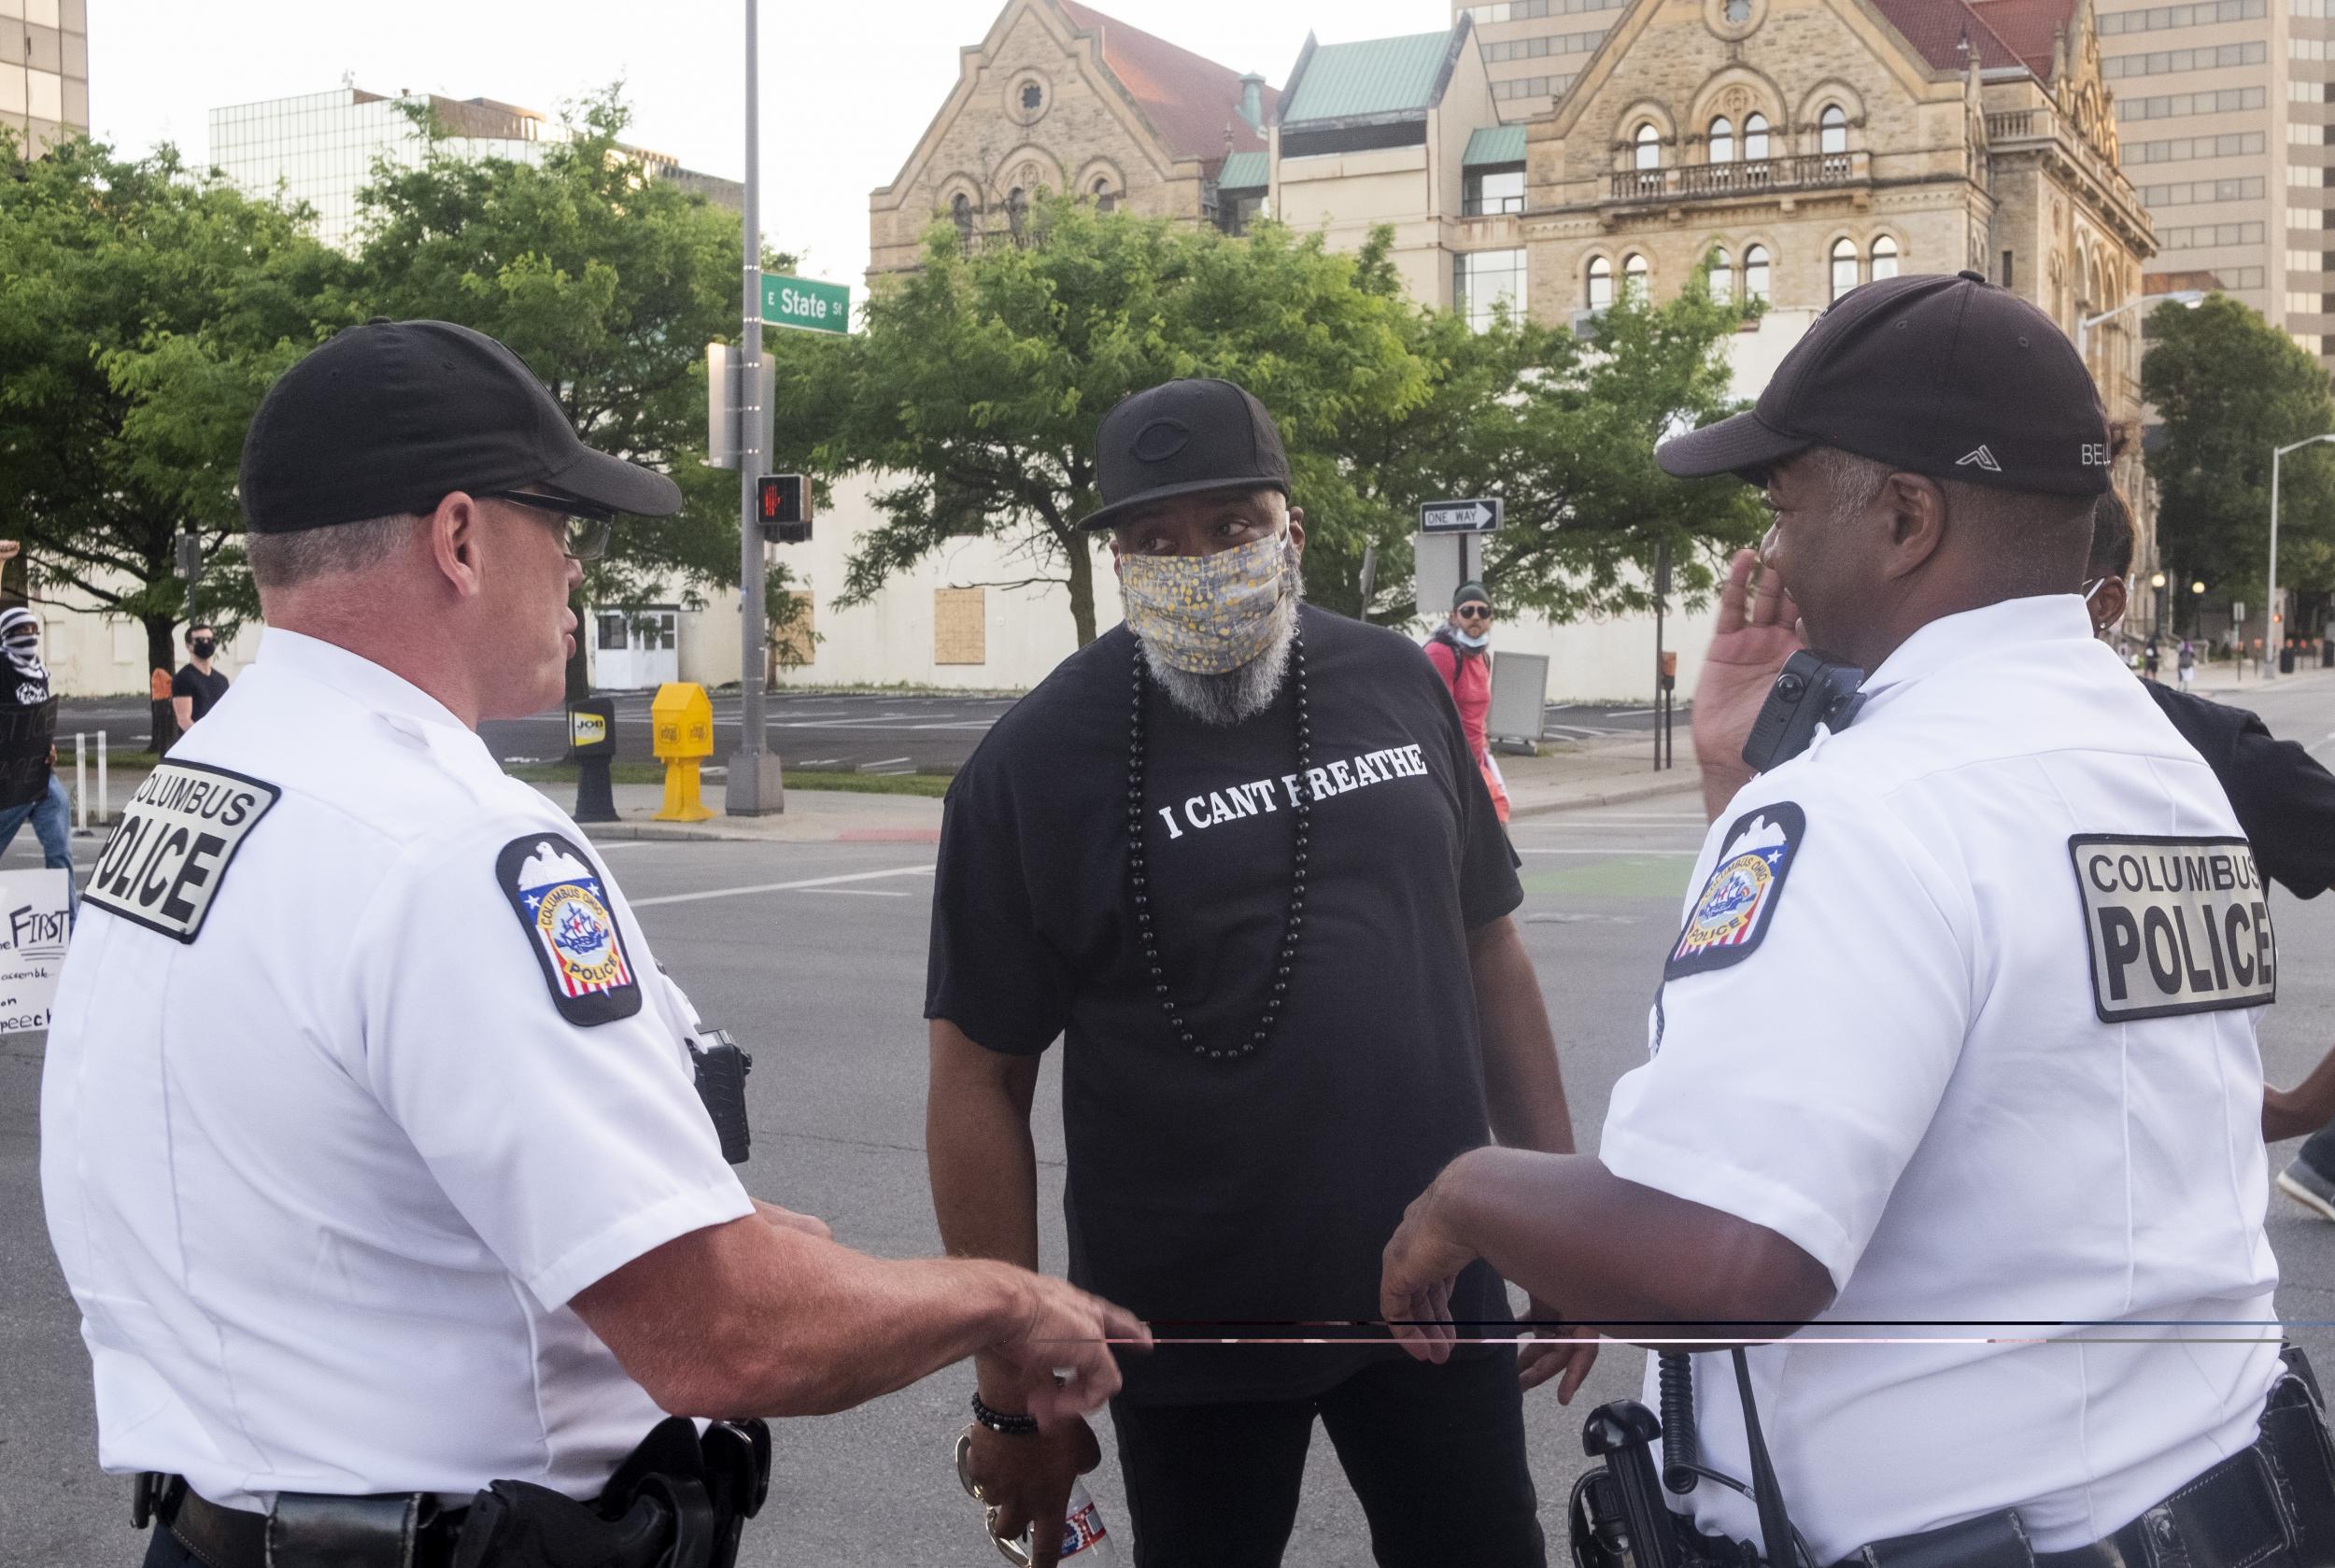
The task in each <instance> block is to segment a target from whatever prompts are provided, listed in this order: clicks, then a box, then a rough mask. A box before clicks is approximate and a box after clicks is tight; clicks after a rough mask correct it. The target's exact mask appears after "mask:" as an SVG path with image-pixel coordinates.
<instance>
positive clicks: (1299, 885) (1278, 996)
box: [1127, 636, 1313, 1062]
mask: <svg viewBox="0 0 2335 1568" xmlns="http://www.w3.org/2000/svg"><path fill="white" fill-rule="evenodd" d="M1289 674H1290V680H1291V682H1292V683H1293V685H1294V686H1295V691H1296V697H1297V779H1298V784H1299V787H1298V789H1297V799H1296V804H1295V812H1296V813H1297V837H1296V846H1295V856H1294V857H1293V859H1292V861H1291V866H1290V873H1289V916H1288V919H1287V921H1286V923H1285V924H1284V925H1282V927H1281V951H1280V952H1279V953H1278V954H1276V955H1275V956H1274V959H1273V979H1272V990H1271V993H1270V994H1269V995H1267V997H1266V998H1265V1011H1264V1013H1263V1015H1262V1016H1260V1017H1259V1018H1258V1019H1257V1023H1256V1027H1255V1028H1253V1029H1252V1030H1251V1031H1250V1032H1249V1037H1248V1038H1246V1039H1244V1040H1242V1041H1240V1042H1239V1043H1238V1044H1237V1045H1231V1046H1226V1047H1224V1049H1222V1050H1218V1049H1215V1048H1212V1047H1210V1046H1206V1045H1203V1044H1201V1043H1200V1041H1199V1039H1198V1038H1197V1037H1196V1036H1195V1035H1194V1034H1193V1032H1192V1025H1191V1024H1188V1023H1186V1022H1185V1020H1184V1016H1183V1010H1182V1008H1180V1007H1178V1006H1177V1005H1176V1001H1175V998H1174V997H1173V996H1170V995H1169V994H1168V976H1167V973H1166V971H1165V970H1163V969H1162V968H1160V967H1159V933H1158V931H1157V930H1156V929H1155V928H1154V926H1153V922H1152V896H1151V883H1150V875H1149V873H1148V872H1147V871H1146V870H1145V869H1144V865H1145V862H1144V855H1143V831H1144V829H1143V814H1144V813H1143V796H1144V789H1143V782H1144V769H1143V687H1144V677H1143V650H1142V649H1141V648H1138V649H1136V650H1135V704H1134V716H1133V718H1132V720H1131V722H1130V723H1129V726H1128V729H1127V881H1128V884H1129V886H1130V888H1131V890H1132V892H1133V895H1134V898H1135V933H1136V935H1137V936H1138V937H1139V938H1140V939H1141V940H1142V943H1143V962H1144V964H1145V965H1146V966H1147V967H1149V968H1150V970H1151V975H1152V995H1153V996H1156V997H1158V998H1159V1010H1160V1011H1161V1012H1162V1013H1163V1014H1165V1015H1166V1017H1167V1019H1168V1028H1169V1029H1170V1030H1171V1031H1173V1032H1174V1034H1175V1037H1176V1038H1177V1039H1178V1040H1179V1041H1180V1042H1182V1044H1184V1045H1188V1046H1190V1047H1191V1048H1192V1053H1193V1054H1194V1055H1196V1056H1205V1057H1207V1058H1208V1059H1209V1060H1210V1061H1211V1062H1214V1061H1221V1060H1223V1059H1224V1058H1225V1057H1227V1056H1229V1057H1233V1058H1235V1059H1238V1058H1239V1057H1242V1056H1246V1055H1249V1054H1250V1053H1251V1052H1254V1051H1255V1050H1256V1048H1257V1047H1258V1046H1260V1045H1263V1044H1264V1043H1265V1042H1266V1040H1267V1038H1269V1037H1270V1036H1271V1034H1272V1032H1273V1025H1275V1024H1278V1023H1280V1022H1281V1003H1282V1002H1283V1001H1285V1000H1286V999H1287V998H1288V995H1289V979H1290V974H1291V972H1292V970H1293V969H1294V968H1295V964H1296V958H1297V934H1298V932H1299V931H1300V930H1301V929H1302V928H1303V927H1304V925H1305V923H1306V841H1307V838H1308V836H1309V829H1310V828H1311V826H1312V822H1313V804H1312V802H1311V800H1310V799H1309V798H1308V797H1307V791H1306V788H1305V780H1306V773H1307V770H1309V769H1310V768H1311V767H1312V765H1313V726H1312V723H1311V720H1310V716H1309V714H1308V713H1307V711H1306V643H1305V639H1304V637H1302V636H1293V637H1292V638H1291V639H1290V644H1289Z"/></svg>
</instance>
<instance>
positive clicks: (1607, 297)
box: [1589, 256, 1613, 310]
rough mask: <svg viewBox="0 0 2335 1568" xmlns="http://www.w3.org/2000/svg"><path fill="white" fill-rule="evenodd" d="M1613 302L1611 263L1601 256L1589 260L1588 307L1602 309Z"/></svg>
mask: <svg viewBox="0 0 2335 1568" xmlns="http://www.w3.org/2000/svg"><path fill="white" fill-rule="evenodd" d="M1609 304H1613V263H1612V262H1611V261H1606V259H1605V258H1604V257H1603V256H1592V257H1591V258H1590V262H1589V308H1590V309H1592V310H1603V309H1605V308H1606V306H1607V305H1609Z"/></svg>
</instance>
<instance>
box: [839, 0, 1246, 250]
mask: <svg viewBox="0 0 2335 1568" xmlns="http://www.w3.org/2000/svg"><path fill="white" fill-rule="evenodd" d="M1280 98H1281V95H1280V93H1278V92H1275V91H1274V89H1273V88H1271V87H1270V86H1268V85H1267V83H1266V80H1265V78H1263V77H1261V76H1257V75H1255V74H1253V73H1252V74H1250V75H1247V76H1242V75H1241V74H1239V73H1238V72H1236V71H1233V70H1230V69H1228V68H1226V67H1224V66H1223V65H1219V64H1216V63H1215V62H1214V61H1210V60H1204V59H1202V58H1201V57H1200V56H1198V55H1196V54H1194V53H1192V52H1191V51H1190V50H1188V49H1178V48H1177V47H1176V46H1175V45H1173V44H1171V43H1168V41H1166V40H1165V39H1162V38H1155V37H1153V35H1150V34H1149V33H1145V32H1143V31H1142V30H1141V29H1139V28H1135V27H1130V26H1128V25H1127V24H1126V23H1125V22H1123V21H1118V20H1116V19H1114V18H1111V17H1107V16H1104V15H1102V14H1101V13H1100V12H1097V11H1093V10H1089V9H1088V8H1087V7H1084V6H1082V5H1080V4H1078V3H1077V0H1008V4H1007V5H1006V7H1005V8H1004V9H1003V10H1002V11H1000V12H999V13H998V18H997V21H995V22H993V23H991V25H990V28H989V33H988V35H987V36H986V37H984V39H982V41H981V42H980V43H978V44H974V45H972V46H970V47H969V48H967V49H964V50H963V51H961V55H960V60H959V67H958V77H957V84H956V88H955V91H954V92H951V93H950V94H949V98H948V101H947V102H946V103H944V104H942V105H941V112H940V113H939V114H937V115H935V116H934V117H933V120H932V123H931V125H930V126H929V127H927V129H926V131H925V134H924V135H923V137H922V138H921V139H920V140H918V142H917V143H916V146H915V148H914V149H913V151H912V152H910V154H909V155H908V161H907V162H905V163H904V164H902V165H901V167H900V172H899V176H898V177H895V178H894V179H893V181H892V183H891V184H889V185H887V186H885V187H884V188H883V189H882V190H880V191H876V192H875V193H874V194H873V195H871V196H870V198H869V201H868V206H869V271H870V273H887V272H899V271H901V270H904V269H907V268H911V267H913V266H915V265H916V258H917V251H918V247H920V246H921V245H922V243H923V239H924V234H925V231H926V230H927V228H928V227H930V225H931V224H932V222H933V220H934V219H935V218H936V217H950V218H954V219H955V222H956V225H957V227H958V229H959V230H960V231H961V232H963V233H965V234H966V235H967V236H968V237H971V236H974V235H976V234H978V235H988V234H1007V235H1012V234H1014V233H1018V232H1019V231H1020V228H1021V225H1022V222H1023V217H1024V214H1025V212H1026V209H1027V206H1028V204H1029V202H1030V201H1031V199H1032V198H1033V197H1034V196H1035V195H1036V194H1037V192H1038V191H1040V190H1047V191H1054V192H1056V193H1057V194H1060V193H1064V192H1070V193H1075V194H1076V195H1078V196H1080V197H1081V198H1083V199H1085V200H1089V201H1092V202H1094V203H1095V205H1097V206H1098V207H1101V208H1103V209H1105V210H1107V211H1108V210H1111V209H1114V208H1118V207H1122V206H1124V207H1125V208H1127V209H1128V210H1130V211H1134V212H1141V213H1149V214H1153V215H1158V216H1166V217H1177V218H1188V219H1193V220H1194V221H1196V222H1202V221H1204V222H1211V223H1223V224H1225V225H1226V226H1228V227H1229V226H1233V225H1235V224H1237V222H1238V219H1239V218H1240V217H1241V216H1242V215H1243V213H1252V212H1253V211H1255V210H1256V205H1257V198H1258V197H1260V196H1261V194H1262V192H1263V188H1264V182H1263V180H1262V179H1261V178H1259V176H1261V175H1262V173H1263V171H1264V166H1265V159H1264V153H1265V151H1266V138H1265V127H1266V126H1267V124H1268V123H1269V122H1270V120H1271V118H1272V116H1273V113H1274V110H1275V109H1276V107H1277V106H1279V103H1280ZM1244 155H1246V156H1244ZM1227 160H1238V162H1236V164H1235V167H1234V169H1233V171H1232V173H1233V175H1234V177H1235V178H1236V179H1238V180H1241V181H1243V182H1245V183H1244V184H1243V185H1241V186H1239V187H1236V188H1235V193H1236V195H1238V196H1243V197H1246V198H1247V202H1246V205H1245V206H1243V205H1240V204H1239V203H1238V202H1237V201H1227V200H1225V199H1224V197H1225V192H1224V190H1223V189H1221V186H1220V176H1222V175H1224V173H1225V172H1226V171H1225V167H1224V165H1225V163H1226V161H1227Z"/></svg>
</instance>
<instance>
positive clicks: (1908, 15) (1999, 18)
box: [1874, 0, 2076, 81]
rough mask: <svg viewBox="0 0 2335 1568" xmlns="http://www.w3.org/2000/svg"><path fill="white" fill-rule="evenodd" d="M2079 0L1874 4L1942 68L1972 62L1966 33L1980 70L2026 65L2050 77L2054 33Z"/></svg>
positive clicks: (1882, 0)
mask: <svg viewBox="0 0 2335 1568" xmlns="http://www.w3.org/2000/svg"><path fill="white" fill-rule="evenodd" d="M2075 4H2076V0H1874V8H1875V9H1876V10H1878V11H1879V12H1880V13H1881V14H1882V15H1883V16H1885V17H1887V18H1889V23H1890V25H1891V26H1893V27H1895V28H1896V29H1897V30H1898V31H1899V32H1900V33H1902V34H1903V35H1905V41H1906V42H1907V43H1909V44H1911V45H1913V46H1914V51H1915V52H1916V53H1917V54H1918V55H1920V56H1921V58H1922V59H1923V60H1924V61H1925V62H1927V63H1928V64H1929V65H1930V66H1931V68H1932V69H1933V70H1939V71H1960V70H1962V69H1964V68H1965V67H1967V66H1968V64H1970V57H1969V55H1965V54H1964V53H1963V52H1962V49H1961V45H1962V40H1963V39H1964V38H1968V39H1969V40H1970V50H1971V53H1972V54H1975V55H1976V56H1977V57H1978V60H1977V64H1978V67H1979V69H1981V70H1987V71H1992V70H2001V69H2004V68H2009V69H2012V70H2017V69H2020V68H2024V69H2026V70H2029V71H2031V72H2033V73H2034V74H2035V76H2036V78H2038V79H2040V80H2043V81H2049V80H2050V79H2051V45H2052V41H2053V35H2054V34H2056V33H2057V32H2058V30H2059V29H2060V28H2061V27H2064V26H2067V25H2069V24H2070V23H2071V22H2072V21H2073V20H2074V15H2075Z"/></svg>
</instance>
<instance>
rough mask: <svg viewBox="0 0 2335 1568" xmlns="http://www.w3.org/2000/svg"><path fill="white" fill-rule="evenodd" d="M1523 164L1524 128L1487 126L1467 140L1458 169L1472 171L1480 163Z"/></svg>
mask: <svg viewBox="0 0 2335 1568" xmlns="http://www.w3.org/2000/svg"><path fill="white" fill-rule="evenodd" d="M1521 162H1524V127H1523V126H1521V125H1487V126H1485V127H1484V128H1483V129H1482V130H1480V131H1478V132H1476V133H1474V134H1471V135H1470V136H1469V137H1468V138H1467V150H1466V151H1465V152H1464V153H1462V154H1461V155H1460V167H1461V168H1463V169H1472V168H1475V167H1476V166H1477V165H1479V164H1482V163H1521Z"/></svg>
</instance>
